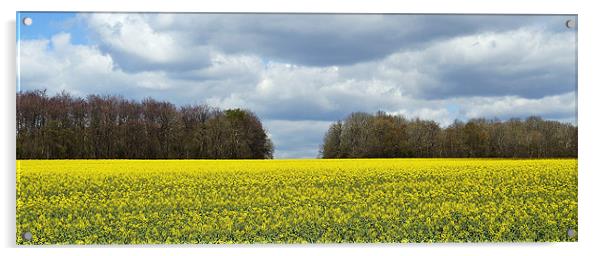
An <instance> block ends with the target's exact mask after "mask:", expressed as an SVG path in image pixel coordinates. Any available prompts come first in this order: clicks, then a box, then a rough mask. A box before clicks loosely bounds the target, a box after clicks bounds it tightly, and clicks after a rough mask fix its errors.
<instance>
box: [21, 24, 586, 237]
mask: <svg viewBox="0 0 602 256" xmlns="http://www.w3.org/2000/svg"><path fill="white" fill-rule="evenodd" d="M16 19H17V42H16V49H17V78H18V79H17V84H16V86H17V94H16V102H17V106H16V120H17V127H16V155H17V159H16V161H17V170H16V172H17V181H16V182H17V184H16V188H17V198H16V204H17V215H16V227H17V234H16V242H17V244H21V245H39V244H214V243H235V244H247V243H420V242H437V243H439V242H575V241H577V240H578V226H577V176H578V175H577V174H578V171H577V135H578V131H577V130H578V128H577V55H576V53H577V25H578V24H577V15H460V14H454V15H451V14H450V15H445V14H436V15H435V14H430V15H427V14H311V13H304V14H302V13H297V14H292V13H95V12H88V13H71V12H18V13H17V18H16Z"/></svg>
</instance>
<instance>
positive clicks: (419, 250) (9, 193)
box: [0, 0, 602, 255]
mask: <svg viewBox="0 0 602 256" xmlns="http://www.w3.org/2000/svg"><path fill="white" fill-rule="evenodd" d="M0 5H2V6H1V7H2V8H0V13H1V15H2V20H1V22H2V23H1V25H0V26H1V27H2V40H1V41H2V42H1V44H2V47H1V49H2V54H1V55H0V56H3V60H2V61H1V62H0V66H1V68H0V70H1V72H2V76H1V77H2V79H3V85H2V92H1V97H2V98H1V100H0V106H1V108H2V112H1V113H2V120H1V121H0V123H1V124H2V125H0V127H1V128H0V129H2V132H1V133H0V136H1V137H0V141H1V142H2V146H1V151H0V159H1V161H2V164H3V165H2V166H3V167H4V168H2V175H3V176H2V178H0V180H1V181H2V184H0V187H1V188H0V191H1V192H2V196H1V197H0V200H1V206H2V211H0V221H1V223H2V225H0V227H1V228H0V243H1V244H2V245H3V247H4V248H3V250H5V251H6V252H5V254H3V255H7V253H8V254H10V255H13V254H20V255H21V254H25V255H45V254H50V255H82V254H83V255H107V254H110V255H113V254H133V255H140V254H144V255H173V254H174V253H175V254H191V253H192V254H198V253H203V254H206V253H208V254H216V255H232V254H245V255H283V254H284V255H308V254H310V255H314V254H315V255H363V254H370V255H399V254H407V255H589V254H592V252H594V250H595V249H596V248H597V246H598V245H599V243H597V242H598V241H599V240H601V239H600V238H601V237H602V235H600V233H599V231H600V230H602V229H601V228H602V226H601V222H600V216H601V213H602V212H601V211H600V209H601V206H600V200H599V196H597V195H602V191H601V189H600V188H601V187H602V186H601V184H599V183H600V182H601V181H602V180H601V176H602V174H601V173H602V170H600V168H599V167H600V166H599V165H598V162H597V160H598V158H599V157H598V155H599V153H598V152H599V151H600V149H599V145H602V143H600V142H602V141H601V140H600V132H599V130H600V127H602V126H601V122H600V120H601V117H600V114H599V113H600V111H599V110H598V109H602V108H601V106H600V101H599V100H598V97H599V96H600V86H602V85H601V83H600V73H602V72H601V71H600V69H601V67H602V63H600V58H598V57H599V56H600V52H599V47H600V45H602V41H601V40H600V34H601V33H600V32H599V31H600V27H599V26H600V25H602V22H601V21H600V13H601V11H600V9H598V8H596V6H595V2H594V1H591V2H587V1H573V2H570V1H566V0H564V1H559V0H548V1H531V2H526V1H518V0H503V1H498V0H496V1H474V0H461V1H457V0H453V1H452V0H442V1H434V0H422V1H411V2H410V1H408V2H402V1H395V4H393V3H388V2H386V1H382V0H375V1H374V0H373V1H363V2H360V1H355V0H342V1H334V0H304V1H301V0H294V1H293V0H280V1H277V0H253V1H249V0H247V1H245V0H241V1H234V0H220V1H207V2H202V1H190V0H188V1H186V0H169V1H165V0H147V1H124V0H103V1H96V2H92V1H78V2H75V1H73V0H54V1H48V0H36V1H19V2H8V1H2V2H1V4H0ZM16 11H128V12H136V11H152V12H172V11H177V12H345V13H348V12H361V13H502V14H578V15H579V18H578V21H579V24H578V29H579V33H578V36H579V41H578V43H579V46H578V49H579V56H578V58H579V78H578V79H579V89H578V95H579V106H578V107H579V119H578V122H579V242H577V243H542V244H530V243H515V244H512V243H503V244H401V245H392V244H384V245H378V244H377V245H307V246H305V245H246V246H240V245H239V246H222V245H220V246H211V245H205V246H196V247H195V246H156V245H155V246H113V247H110V246H109V247H106V246H100V247H98V246H95V247H76V246H67V247H41V248H40V247H37V248H31V247H16V246H15V244H14V240H15V235H14V232H15V191H14V188H15V187H14V184H15V134H14V131H15V96H14V95H15V90H16V79H15V74H16V62H15V59H16V52H15V47H16V46H15V17H16ZM17 22H19V21H17ZM73 248H77V249H73Z"/></svg>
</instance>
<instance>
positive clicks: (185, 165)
mask: <svg viewBox="0 0 602 256" xmlns="http://www.w3.org/2000/svg"><path fill="white" fill-rule="evenodd" d="M16 221H17V234H16V235H17V244H141V243H144V244H155V243H193V244H196V243H352V242H362V243H364V242H366V243H374V242H377V243H381V242H382V243H396V242H477V241H479V242H481V241H482V242H485V241H487V242H498V241H500V242H501V241H504V242H506V241H577V235H576V234H577V160H576V159H555V160H493V159H370V160H368V159H349V160H342V159H338V160H323V159H320V160H318V159H316V160H148V161H147V160H48V161H46V160H18V161H17V220H16ZM569 230H570V231H569ZM26 233H27V234H28V235H27V236H24V235H23V234H26ZM29 236H31V237H29ZM24 237H26V238H27V239H25V238H24Z"/></svg>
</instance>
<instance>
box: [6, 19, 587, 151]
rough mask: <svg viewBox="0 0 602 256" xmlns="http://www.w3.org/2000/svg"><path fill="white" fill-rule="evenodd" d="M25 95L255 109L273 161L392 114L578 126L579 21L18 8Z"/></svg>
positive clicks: (20, 77)
mask: <svg viewBox="0 0 602 256" xmlns="http://www.w3.org/2000/svg"><path fill="white" fill-rule="evenodd" d="M17 16H18V17H17V19H18V20H22V19H23V18H24V17H30V18H32V21H33V23H32V25H30V26H25V25H24V24H23V23H22V22H18V25H17V26H18V28H17V33H18V37H17V45H18V59H19V60H18V61H19V62H18V63H19V68H18V72H19V74H18V84H17V86H18V90H21V91H24V90H32V89H46V90H47V92H48V94H49V95H54V94H55V93H58V92H61V91H67V92H69V93H71V94H72V95H75V96H85V95H88V94H103V95H107V94H110V95H121V96H124V97H126V98H131V99H137V100H141V99H143V98H146V97H152V98H155V99H158V100H167V101H170V102H172V103H174V104H176V105H178V106H182V105H186V104H208V105H210V106H216V107H220V108H223V109H226V108H244V109H248V110H251V111H253V112H255V113H256V114H257V115H258V116H259V117H260V118H261V120H262V123H263V125H264V127H265V128H266V130H267V131H268V135H269V136H270V138H271V139H272V141H273V142H274V146H275V155H274V156H275V158H315V157H317V156H318V151H319V146H320V144H321V142H322V138H323V136H324V133H325V132H326V131H327V129H328V127H329V125H330V124H331V123H332V122H333V121H336V120H342V119H344V118H345V117H346V116H347V115H349V114H350V113H351V112H355V111H363V112H369V113H374V112H376V111H378V110H382V111H385V112H388V113H391V114H402V115H404V116H406V117H407V118H415V117H419V118H422V119H429V120H435V121H436V122H438V123H439V124H440V125H442V126H447V125H449V124H451V123H452V122H453V121H454V120H456V119H458V120H462V121H466V120H469V119H470V118H480V117H484V118H498V119H501V120H505V119H508V118H512V117H518V118H525V117H528V116H531V115H537V116H541V117H543V118H545V119H550V120H558V121H561V122H570V123H573V124H576V123H577V105H576V104H577V79H576V75H577V64H576V61H577V59H576V51H577V35H576V34H577V31H576V28H567V27H566V26H565V22H566V21H567V20H568V19H574V20H576V17H575V16H529V15H521V16H518V15H514V16H509V15H495V16H484V15H390V14H389V15H377V14H370V15H359V14H338V15H333V14H165V13H161V14H156V13H155V14H141V13H18V14H17Z"/></svg>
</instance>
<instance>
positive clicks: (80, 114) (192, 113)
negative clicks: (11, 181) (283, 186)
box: [16, 90, 273, 159]
mask: <svg viewBox="0 0 602 256" xmlns="http://www.w3.org/2000/svg"><path fill="white" fill-rule="evenodd" d="M16 130H17V131H16V133H17V158H18V159H172V158H178V159H266V158H272V156H273V145H272V142H271V140H270V139H269V138H268V136H267V133H266V130H265V129H264V128H263V126H262V123H261V121H260V120H259V118H258V117H257V116H256V115H255V114H254V113H252V112H251V111H248V110H243V109H227V110H220V109H219V108H215V107H209V106H207V105H186V106H182V107H179V108H178V107H176V106H175V105H174V104H172V103H169V102H165V101H157V100H154V99H152V98H146V99H144V100H142V101H135V100H127V99H124V98H123V97H118V96H100V95H89V96H87V97H84V98H80V97H74V96H71V95H70V94H68V93H65V92H62V93H59V94H57V95H55V96H52V97H49V96H48V95H47V94H46V91H45V90H34V91H25V92H19V93H17V127H16Z"/></svg>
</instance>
